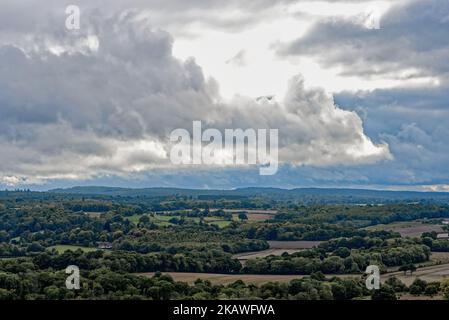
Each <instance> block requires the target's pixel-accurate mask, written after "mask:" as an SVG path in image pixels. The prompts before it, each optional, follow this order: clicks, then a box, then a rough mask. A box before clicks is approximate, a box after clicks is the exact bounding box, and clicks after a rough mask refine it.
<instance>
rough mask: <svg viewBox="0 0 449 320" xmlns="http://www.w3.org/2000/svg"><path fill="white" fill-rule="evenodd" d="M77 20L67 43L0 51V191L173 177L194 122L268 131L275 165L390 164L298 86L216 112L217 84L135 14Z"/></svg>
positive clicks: (351, 124)
mask: <svg viewBox="0 0 449 320" xmlns="http://www.w3.org/2000/svg"><path fill="white" fill-rule="evenodd" d="M84 14H85V15H86V14H89V13H84ZM87 21H90V24H89V26H88V27H85V28H84V29H83V30H81V32H79V33H78V34H76V35H67V34H64V33H60V32H51V31H50V30H47V29H46V28H43V29H42V30H40V31H41V32H35V33H34V34H32V35H31V36H30V35H27V36H24V37H18V43H17V44H15V43H12V42H11V39H12V38H11V37H10V38H9V39H10V40H9V41H4V44H3V45H2V46H1V47H0V112H1V114H2V118H1V119H0V149H1V150H2V155H1V157H0V160H1V161H0V176H1V179H0V180H1V181H2V182H3V183H4V184H9V185H20V184H32V183H42V182H45V181H46V180H55V179H72V180H80V179H88V178H92V177H101V176H105V175H117V176H123V175H127V174H131V173H138V172H145V171H148V170H153V169H157V168H172V169H174V170H176V167H173V166H172V165H171V164H170V162H169V161H168V159H167V153H168V152H169V144H168V135H169V133H170V132H171V131H172V130H173V129H176V128H185V129H189V128H190V127H191V125H192V121H194V120H202V121H204V123H205V124H206V126H208V127H213V128H217V129H219V130H220V129H221V130H224V129H225V128H232V129H236V128H243V129H246V128H255V129H262V128H278V129H279V136H280V142H279V146H280V151H279V153H280V161H281V162H285V163H290V164H294V165H315V166H329V165H351V164H363V163H373V162H376V161H379V160H385V159H389V158H390V157H391V156H390V153H389V150H388V146H387V145H386V144H374V143H373V142H372V141H371V140H370V139H369V138H368V137H367V136H366V135H365V134H364V133H363V126H362V121H361V119H360V117H359V116H358V115H357V114H356V113H355V112H352V111H345V110H342V109H340V108H338V107H336V106H335V104H334V102H333V99H332V97H330V96H329V95H327V94H326V93H324V91H323V90H321V89H305V88H304V80H303V79H302V78H301V77H297V78H295V79H293V80H292V82H291V85H290V90H289V93H288V95H287V97H286V99H285V101H284V102H283V103H276V102H275V103H273V102H270V101H255V100H254V99H252V98H247V97H236V98H235V99H234V101H232V103H230V104H226V103H223V102H221V99H220V95H219V88H218V85H217V83H216V82H215V81H214V80H213V79H205V77H204V75H203V72H202V70H201V67H200V66H198V65H197V64H196V63H195V61H194V60H193V59H189V60H187V61H179V60H178V59H176V58H174V57H173V55H172V44H173V38H172V37H171V36H170V34H168V33H167V32H165V31H163V30H160V29H157V28H154V27H153V26H152V25H151V21H148V19H147V18H146V17H142V16H141V15H139V13H138V12H135V11H122V12H120V13H119V14H115V15H112V16H106V17H105V16H102V15H98V14H94V13H93V12H92V19H90V20H89V19H87ZM84 30H85V31H84ZM46 32H48V33H47V34H46ZM2 36H3V37H0V38H4V39H7V38H8V37H7V34H6V35H5V34H2Z"/></svg>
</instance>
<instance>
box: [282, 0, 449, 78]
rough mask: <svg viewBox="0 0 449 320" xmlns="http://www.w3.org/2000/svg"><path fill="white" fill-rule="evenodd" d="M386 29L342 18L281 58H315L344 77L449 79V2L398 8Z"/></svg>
mask: <svg viewBox="0 0 449 320" xmlns="http://www.w3.org/2000/svg"><path fill="white" fill-rule="evenodd" d="M380 27H381V29H380V30H376V29H368V28H366V27H364V26H363V25H360V24H357V23H354V21H350V20H345V19H339V18H333V19H328V20H325V21H319V22H318V23H317V24H316V25H315V26H314V27H313V28H311V30H309V31H308V33H307V34H306V35H305V36H304V37H302V38H299V39H297V40H296V41H294V42H292V43H286V44H283V45H281V46H280V48H279V50H278V52H279V54H280V55H285V56H289V55H293V56H296V55H298V56H314V57H315V58H316V59H318V61H320V62H321V63H322V64H323V65H325V66H327V67H331V66H333V67H334V66H342V67H343V69H342V74H344V75H357V76H361V77H370V76H376V75H387V76H388V77H391V78H398V79H402V80H407V79H410V78H414V77H423V76H435V77H443V78H444V77H447V74H448V72H449V37H448V35H449V2H447V1H440V0H414V1H410V2H406V3H405V4H399V5H396V6H393V7H392V9H391V10H390V11H389V12H387V13H386V14H385V15H384V16H383V17H382V19H381V22H380ZM410 69H413V70H412V71H410V72H408V73H407V74H401V71H405V70H410Z"/></svg>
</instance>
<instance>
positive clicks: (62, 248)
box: [48, 245, 100, 253]
mask: <svg viewBox="0 0 449 320" xmlns="http://www.w3.org/2000/svg"><path fill="white" fill-rule="evenodd" d="M48 249H50V250H51V249H56V251H57V252H58V253H64V252H65V251H68V250H71V251H76V250H78V249H81V250H82V251H83V252H91V251H97V250H100V249H97V248H89V247H81V246H71V245H56V246H51V247H48Z"/></svg>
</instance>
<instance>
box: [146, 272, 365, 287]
mask: <svg viewBox="0 0 449 320" xmlns="http://www.w3.org/2000/svg"><path fill="white" fill-rule="evenodd" d="M163 274H168V275H170V276H171V277H173V279H174V280H175V281H181V282H186V283H190V284H192V283H194V282H195V281H196V280H197V279H201V280H208V281H210V282H212V283H213V284H224V285H225V284H230V283H233V282H235V281H237V280H242V281H244V282H245V283H251V284H256V285H261V284H264V283H268V282H284V283H286V282H290V281H292V280H294V279H301V278H303V277H304V276H302V275H271V274H270V275H266V274H217V273H189V272H163ZM140 275H142V276H146V277H152V276H153V275H154V272H148V273H140ZM338 277H343V278H351V277H356V278H358V277H360V275H338Z"/></svg>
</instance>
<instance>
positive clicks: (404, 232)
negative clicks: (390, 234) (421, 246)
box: [366, 221, 443, 237]
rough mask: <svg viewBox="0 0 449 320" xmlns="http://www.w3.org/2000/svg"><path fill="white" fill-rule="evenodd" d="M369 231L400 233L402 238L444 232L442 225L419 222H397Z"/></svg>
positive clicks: (371, 228) (377, 226)
mask: <svg viewBox="0 0 449 320" xmlns="http://www.w3.org/2000/svg"><path fill="white" fill-rule="evenodd" d="M366 229H367V230H372V231H374V230H386V231H394V232H399V233H400V234H401V236H402V237H420V236H421V234H423V233H424V232H432V231H435V232H437V233H441V232H443V229H442V228H441V226H440V225H437V224H427V223H422V222H419V221H410V222H395V223H390V224H379V225H375V226H370V227H367V228H366Z"/></svg>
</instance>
